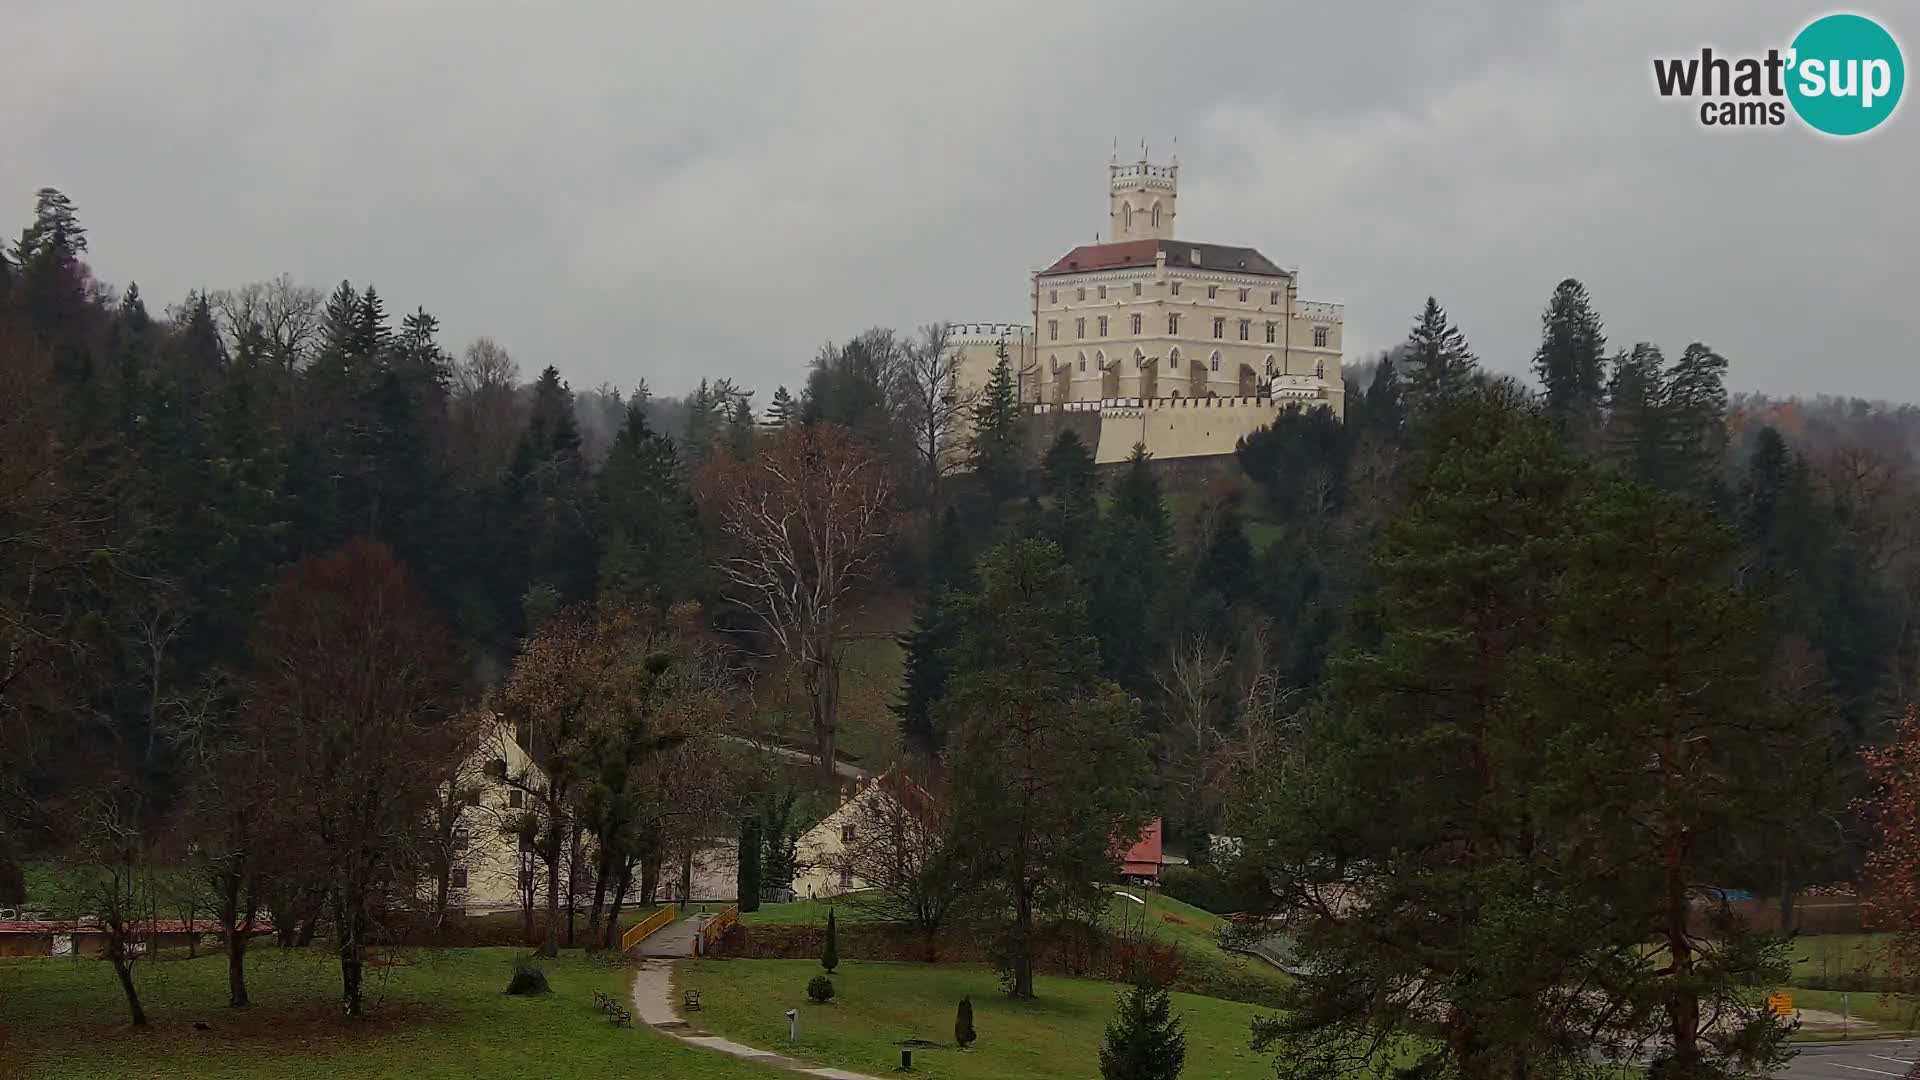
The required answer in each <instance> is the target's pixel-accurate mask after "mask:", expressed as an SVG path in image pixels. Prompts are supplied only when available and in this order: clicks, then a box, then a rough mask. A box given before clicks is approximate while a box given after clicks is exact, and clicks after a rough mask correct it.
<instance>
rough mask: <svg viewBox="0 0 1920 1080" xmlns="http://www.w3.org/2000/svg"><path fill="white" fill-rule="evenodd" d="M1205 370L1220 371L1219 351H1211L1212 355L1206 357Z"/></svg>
mask: <svg viewBox="0 0 1920 1080" xmlns="http://www.w3.org/2000/svg"><path fill="white" fill-rule="evenodd" d="M1207 370H1208V371H1219V370H1220V350H1218V349H1215V350H1214V351H1213V355H1212V356H1209V357H1207Z"/></svg>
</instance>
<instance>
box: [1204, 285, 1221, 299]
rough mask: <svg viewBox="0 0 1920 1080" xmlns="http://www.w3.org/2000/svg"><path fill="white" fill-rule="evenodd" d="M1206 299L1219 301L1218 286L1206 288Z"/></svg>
mask: <svg viewBox="0 0 1920 1080" xmlns="http://www.w3.org/2000/svg"><path fill="white" fill-rule="evenodd" d="M1207 299H1209V300H1218V299H1220V286H1218V285H1209V286H1207Z"/></svg>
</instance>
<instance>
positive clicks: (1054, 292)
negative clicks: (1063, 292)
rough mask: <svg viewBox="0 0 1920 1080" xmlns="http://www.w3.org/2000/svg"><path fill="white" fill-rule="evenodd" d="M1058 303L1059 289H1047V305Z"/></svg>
mask: <svg viewBox="0 0 1920 1080" xmlns="http://www.w3.org/2000/svg"><path fill="white" fill-rule="evenodd" d="M1059 302H1060V290H1059V289H1048V290H1047V303H1049V304H1057V303H1059Z"/></svg>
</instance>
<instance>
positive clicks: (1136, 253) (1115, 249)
mask: <svg viewBox="0 0 1920 1080" xmlns="http://www.w3.org/2000/svg"><path fill="white" fill-rule="evenodd" d="M1162 251H1164V252H1166V253H1167V265H1168V266H1171V267H1175V268H1177V269H1181V270H1230V271H1232V272H1234V273H1236V274H1256V275H1259V276H1261V277H1287V276H1288V275H1287V272H1286V271H1285V270H1282V269H1281V268H1280V267H1278V266H1276V265H1274V262H1273V260H1272V259H1269V258H1267V257H1266V256H1265V255H1262V254H1260V253H1259V252H1258V251H1255V250H1254V249H1253V248H1250V247H1233V246H1231V245H1229V244H1197V243H1193V242H1191V241H1187V240H1122V241H1120V242H1119V243H1117V244H1082V245H1080V246H1079V247H1077V248H1074V249H1073V250H1072V251H1069V252H1067V253H1066V254H1065V255H1062V256H1060V258H1059V259H1058V260H1056V261H1055V262H1054V264H1053V265H1052V266H1049V267H1047V268H1046V269H1045V270H1042V271H1040V276H1041V277H1055V276H1058V275H1061V274H1085V273H1090V272H1092V271H1094V270H1117V269H1121V268H1123V267H1128V266H1152V265H1153V264H1154V262H1155V261H1156V259H1157V258H1158V256H1159V255H1160V253H1161V252H1162Z"/></svg>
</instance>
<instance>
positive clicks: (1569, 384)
mask: <svg viewBox="0 0 1920 1080" xmlns="http://www.w3.org/2000/svg"><path fill="white" fill-rule="evenodd" d="M1606 348H1607V338H1606V335H1605V333H1603V332H1602V327H1601V324H1600V316H1599V314H1598V313H1596V312H1595V311H1594V310H1593V302H1592V300H1591V299H1590V298H1589V297H1588V296H1587V287H1586V286H1585V285H1582V284H1580V282H1578V281H1576V280H1574V279H1573V278H1568V279H1567V280H1565V281H1562V282H1561V283H1560V284H1559V285H1558V286H1557V287H1556V288H1555V289H1554V290H1553V298H1552V299H1550V300H1548V301H1547V309H1546V311H1545V312H1543V313H1542V314H1541V316H1540V347H1539V349H1537V350H1536V351H1535V352H1534V354H1533V370H1534V374H1535V375H1537V376H1539V379H1540V385H1541V386H1542V387H1543V388H1544V389H1545V391H1546V404H1547V415H1548V416H1551V417H1552V418H1553V421H1554V423H1556V424H1558V425H1559V426H1560V430H1562V431H1564V432H1566V433H1567V438H1568V440H1569V441H1570V442H1571V443H1572V444H1573V445H1574V446H1575V447H1577V448H1579V449H1581V450H1582V452H1591V451H1593V450H1595V449H1597V448H1598V445H1597V440H1598V437H1599V434H1600V422H1601V408H1602V406H1603V405H1604V394H1605V390H1606V366H1607V365H1606Z"/></svg>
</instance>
